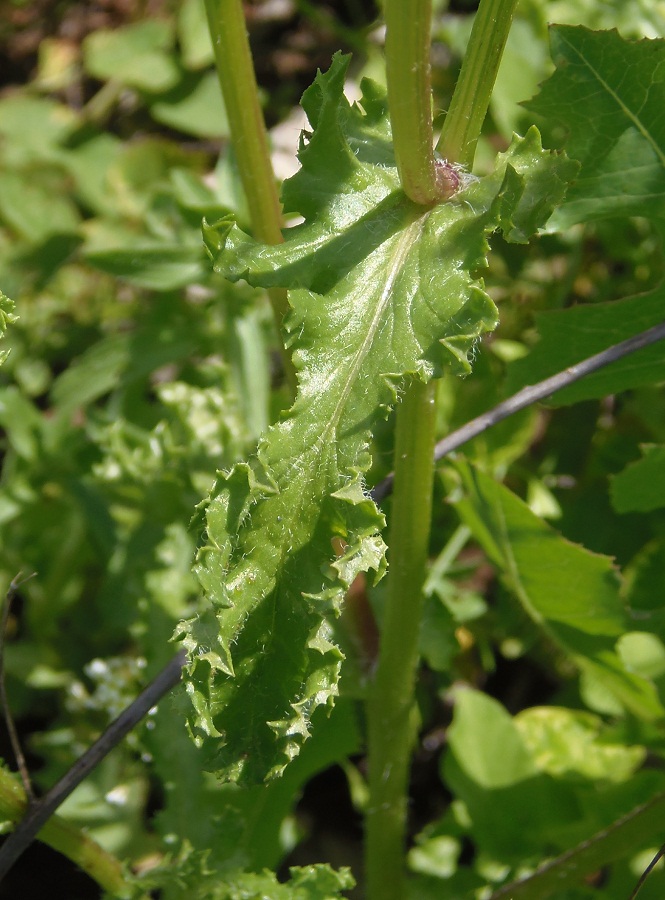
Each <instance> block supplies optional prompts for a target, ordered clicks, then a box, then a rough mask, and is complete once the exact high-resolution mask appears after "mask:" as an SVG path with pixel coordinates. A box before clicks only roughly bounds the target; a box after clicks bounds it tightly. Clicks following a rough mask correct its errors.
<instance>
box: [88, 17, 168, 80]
mask: <svg viewBox="0 0 665 900" xmlns="http://www.w3.org/2000/svg"><path fill="white" fill-rule="evenodd" d="M172 47H173V28H172V26H171V24H170V23H169V22H167V21H165V20H158V19H151V20H146V21H143V22H137V23H136V24H133V25H125V26H123V27H121V28H116V29H114V30H113V31H111V30H100V31H93V32H92V33H91V34H89V35H88V36H87V37H86V38H85V40H84V41H83V63H84V65H85V68H86V70H87V71H88V72H89V74H90V75H92V76H93V77H94V78H99V79H100V80H101V81H107V80H114V81H120V82H122V83H123V84H126V85H129V86H130V87H136V88H141V89H142V90H145V91H152V92H154V93H159V92H161V91H168V90H169V89H170V88H172V87H174V85H175V84H177V82H178V81H179V79H180V70H179V68H178V65H177V63H176V62H175V59H174V58H173V56H172V55H171V53H170V52H169V51H170V50H171V49H172Z"/></svg>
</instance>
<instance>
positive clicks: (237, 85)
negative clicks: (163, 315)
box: [205, 0, 296, 387]
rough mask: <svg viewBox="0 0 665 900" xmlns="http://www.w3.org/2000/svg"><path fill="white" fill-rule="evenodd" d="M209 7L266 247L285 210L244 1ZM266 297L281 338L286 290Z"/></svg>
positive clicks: (288, 366) (211, 1) (241, 160)
mask: <svg viewBox="0 0 665 900" xmlns="http://www.w3.org/2000/svg"><path fill="white" fill-rule="evenodd" d="M205 6H206V13H207V16H208V26H209V28H210V36H211V38H212V43H213V48H214V51H215V64H216V68H217V74H218V77H219V81H220V84H221V86H222V94H223V95H224V105H225V107H226V114H227V116H228V120H229V126H230V129H231V141H232V143H233V149H234V151H235V156H236V162H237V165H238V173H239V175H240V181H241V182H242V187H243V191H244V192H245V197H246V198H247V206H248V208H249V214H250V216H251V219H252V226H253V228H254V233H255V235H256V237H257V238H258V239H259V240H262V241H264V242H265V243H266V244H279V243H280V242H281V241H282V239H283V238H282V210H281V205H280V202H279V195H278V193H277V185H276V183H275V175H274V172H273V169H272V163H271V161H270V153H269V149H268V136H267V134H266V128H265V123H264V121H263V113H262V111H261V106H260V104H259V95H258V89H257V84H256V76H255V74H254V66H253V64H252V56H251V52H250V48H249V40H248V38H247V28H246V25H245V17H244V14H243V9H242V2H241V0H205ZM268 296H269V298H270V302H271V304H272V308H273V312H274V315H275V320H276V322H277V326H278V331H279V333H280V335H281V326H282V321H283V319H284V316H285V315H286V313H287V311H288V309H289V305H288V300H287V299H286V291H285V290H283V289H281V288H271V289H270V290H269V291H268ZM282 358H283V361H284V367H285V371H286V375H287V377H288V379H289V381H290V382H291V385H292V387H295V383H296V377H295V372H294V369H293V363H292V361H291V357H290V356H289V354H288V353H287V352H286V350H285V349H284V348H282Z"/></svg>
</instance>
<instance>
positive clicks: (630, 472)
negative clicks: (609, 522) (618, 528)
mask: <svg viewBox="0 0 665 900" xmlns="http://www.w3.org/2000/svg"><path fill="white" fill-rule="evenodd" d="M641 450H642V459H640V460H638V461H637V462H634V463H631V465H629V466H628V467H627V468H625V469H624V470H623V472H619V474H618V475H615V476H614V477H613V478H612V480H611V481H610V496H611V498H612V506H613V507H614V508H615V510H616V511H617V512H619V513H625V512H650V511H651V510H652V509H661V508H662V507H663V506H665V447H662V446H657V445H655V444H644V445H642V447H641Z"/></svg>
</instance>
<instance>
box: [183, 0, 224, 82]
mask: <svg viewBox="0 0 665 900" xmlns="http://www.w3.org/2000/svg"><path fill="white" fill-rule="evenodd" d="M178 40H179V42H180V50H181V53H182V62H183V65H184V66H185V68H186V69H203V68H204V67H205V66H209V65H210V64H211V63H212V62H213V60H214V58H215V54H214V52H213V49H212V41H211V40H210V32H209V31H208V20H207V18H206V11H205V5H204V2H203V0H183V2H182V3H181V4H180V8H179V10H178Z"/></svg>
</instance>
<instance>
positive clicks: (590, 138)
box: [526, 25, 665, 229]
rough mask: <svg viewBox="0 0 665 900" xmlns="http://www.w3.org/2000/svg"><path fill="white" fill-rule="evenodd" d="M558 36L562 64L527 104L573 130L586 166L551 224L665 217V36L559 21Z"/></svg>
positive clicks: (574, 152)
mask: <svg viewBox="0 0 665 900" xmlns="http://www.w3.org/2000/svg"><path fill="white" fill-rule="evenodd" d="M551 43H552V58H553V60H554V64H555V65H556V71H555V73H554V74H553V75H552V76H551V78H549V79H548V80H547V81H546V82H545V83H544V84H543V85H542V87H541V91H540V93H539V94H538V96H537V97H536V98H535V99H534V100H531V101H530V102H529V103H527V104H526V106H527V109H529V110H531V111H532V112H535V113H537V114H539V115H541V116H543V117H544V118H546V119H547V120H548V121H549V122H550V123H551V124H556V125H561V126H562V127H563V128H565V129H566V130H567V131H568V133H569V136H568V141H567V144H566V149H567V151H568V153H569V154H570V156H572V157H574V158H575V159H578V160H579V161H580V162H581V163H582V170H581V172H580V175H579V178H578V179H577V181H576V183H575V184H574V185H573V187H572V188H571V190H570V191H569V192H568V195H567V198H566V203H565V204H564V205H563V206H562V207H561V208H560V209H559V210H558V212H557V213H556V214H555V216H554V217H553V219H552V222H551V223H550V227H551V228H552V229H563V228H566V227H568V226H570V225H571V224H573V223H575V222H584V221H588V220H589V219H594V218H598V217H600V216H608V215H621V216H648V217H654V218H663V215H664V212H663V211H664V210H665V120H664V119H663V115H662V111H663V107H665V80H664V79H663V74H662V73H663V71H664V69H665V41H664V40H646V39H645V40H642V41H628V40H624V38H622V37H621V36H620V35H619V33H618V32H617V31H605V32H598V31H589V30H588V29H587V28H582V27H577V28H575V27H571V26H567V25H565V26H564V25H557V26H554V27H553V28H552V30H551Z"/></svg>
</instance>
